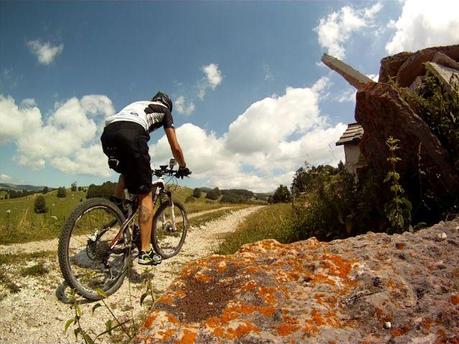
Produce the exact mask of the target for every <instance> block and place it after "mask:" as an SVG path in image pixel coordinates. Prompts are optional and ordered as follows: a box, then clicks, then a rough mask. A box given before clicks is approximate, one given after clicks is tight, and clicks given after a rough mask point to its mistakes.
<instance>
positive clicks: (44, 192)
mask: <svg viewBox="0 0 459 344" xmlns="http://www.w3.org/2000/svg"><path fill="white" fill-rule="evenodd" d="M48 191H49V189H48V187H47V186H45V187H44V188H43V190H42V191H41V193H42V194H46V193H48Z"/></svg>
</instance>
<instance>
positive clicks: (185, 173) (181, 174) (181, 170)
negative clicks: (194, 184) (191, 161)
mask: <svg viewBox="0 0 459 344" xmlns="http://www.w3.org/2000/svg"><path fill="white" fill-rule="evenodd" d="M190 174H191V171H190V170H189V169H188V167H179V169H178V171H177V173H176V174H175V176H176V177H177V178H183V177H186V176H188V175H190Z"/></svg>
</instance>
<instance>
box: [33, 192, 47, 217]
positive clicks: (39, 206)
mask: <svg viewBox="0 0 459 344" xmlns="http://www.w3.org/2000/svg"><path fill="white" fill-rule="evenodd" d="M33 208H34V211H35V213H37V214H44V213H46V212H48V208H47V207H46V200H45V198H44V197H43V196H42V195H40V196H37V198H35V202H34V207H33Z"/></svg>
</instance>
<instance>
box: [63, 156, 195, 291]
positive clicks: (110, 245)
mask: <svg viewBox="0 0 459 344" xmlns="http://www.w3.org/2000/svg"><path fill="white" fill-rule="evenodd" d="M174 164H175V162H174V160H173V159H171V162H170V163H169V166H168V165H163V166H160V168H159V169H156V170H154V171H153V173H154V175H155V176H156V177H158V179H157V180H156V181H155V182H153V183H152V187H153V190H154V192H153V203H154V206H155V209H156V210H155V211H154V216H153V225H152V232H151V233H152V234H151V243H152V244H153V247H154V249H155V251H156V253H158V254H159V255H161V257H162V258H163V259H167V258H170V257H173V256H175V255H176V254H177V253H178V252H179V251H180V249H181V248H182V246H183V243H184V241H185V237H186V234H187V230H188V218H187V213H186V210H185V207H184V206H183V204H182V203H180V202H178V201H176V200H173V198H172V191H175V190H174V186H177V181H178V178H179V175H178V174H177V172H178V171H177V170H174V169H173V167H174ZM180 177H183V176H180ZM123 203H124V204H123V209H120V208H119V207H118V206H117V205H116V204H115V203H113V202H111V201H109V200H108V199H105V198H91V199H88V200H86V201H85V202H83V203H81V204H80V205H79V206H78V207H77V208H75V209H74V210H73V211H72V213H71V214H70V216H69V217H68V219H67V220H66V221H65V223H64V227H63V230H62V233H61V236H60V238H59V246H58V256H59V266H60V269H61V271H62V275H63V276H64V279H65V281H66V282H67V284H68V285H69V286H70V287H71V288H73V289H74V290H75V291H76V292H77V293H78V294H80V295H81V296H83V297H84V298H86V299H89V300H100V299H101V298H103V296H102V295H104V294H105V295H111V294H113V293H114V292H116V291H117V290H118V289H119V288H120V287H121V285H122V284H123V280H124V278H125V277H126V275H127V273H128V271H129V268H130V266H131V265H132V262H133V260H134V259H135V258H136V256H137V254H138V252H139V251H140V230H139V227H138V225H137V221H135V219H136V218H137V217H138V214H137V213H138V212H137V210H138V200H137V197H136V195H133V194H130V193H129V192H128V191H127V190H125V200H124V202H123ZM100 290H102V291H103V293H101V292H100Z"/></svg>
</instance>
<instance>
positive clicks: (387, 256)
mask: <svg viewBox="0 0 459 344" xmlns="http://www.w3.org/2000/svg"><path fill="white" fill-rule="evenodd" d="M458 248H459V218H457V219H456V220H454V221H449V222H442V223H439V224H437V225H435V226H433V227H430V228H428V229H423V230H420V231H418V232H415V233H410V232H406V233H403V234H401V235H398V234H396V235H387V234H382V233H371V232H369V233H367V234H365V235H360V236H357V237H354V238H350V239H346V240H336V241H332V242H330V243H325V242H319V241H317V240H316V239H314V238H312V239H309V240H306V241H301V242H297V243H293V244H289V245H283V244H280V243H278V242H277V241H274V240H264V241H260V242H258V243H255V244H251V245H246V246H244V247H243V248H242V249H241V250H240V251H239V252H237V253H236V254H234V255H232V256H211V257H209V258H205V259H201V260H197V261H193V262H191V263H190V264H188V266H187V267H186V268H185V269H184V270H183V271H182V273H181V276H180V277H179V278H178V279H176V280H175V282H174V283H173V284H172V286H171V287H170V288H169V290H168V291H167V292H166V293H165V294H163V295H162V297H161V298H160V299H158V300H157V302H156V303H155V305H154V306H153V308H152V310H151V312H150V314H149V316H148V317H147V320H146V322H145V324H144V327H143V328H142V329H141V331H140V332H139V334H138V336H137V338H136V342H137V343H177V342H179V343H233V342H237V343H286V342H287V343H459V251H458Z"/></svg>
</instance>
